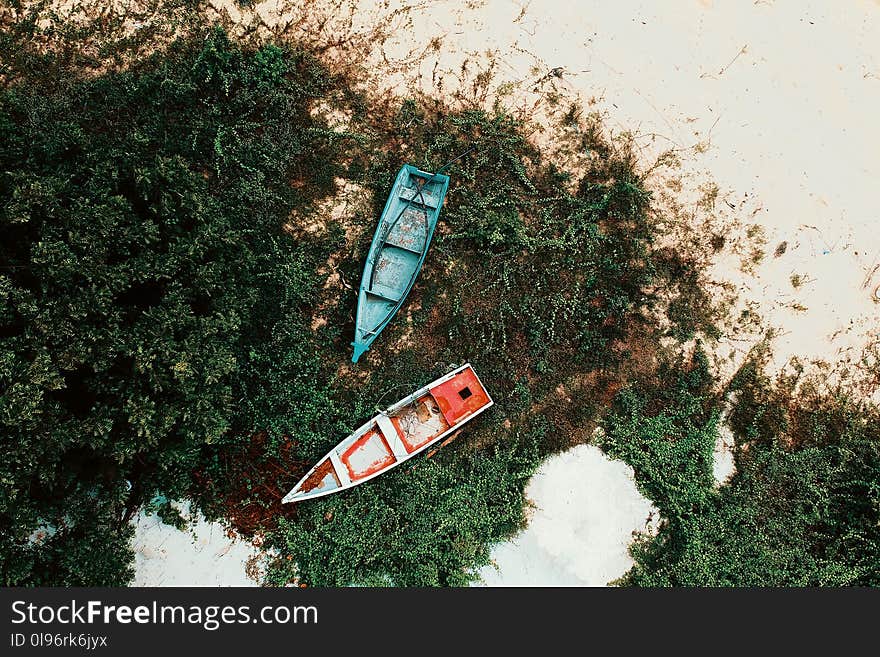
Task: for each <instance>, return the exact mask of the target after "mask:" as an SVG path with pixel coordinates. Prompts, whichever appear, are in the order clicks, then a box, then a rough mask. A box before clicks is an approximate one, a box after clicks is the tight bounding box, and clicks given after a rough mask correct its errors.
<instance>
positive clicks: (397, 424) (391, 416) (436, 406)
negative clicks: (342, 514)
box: [283, 365, 493, 502]
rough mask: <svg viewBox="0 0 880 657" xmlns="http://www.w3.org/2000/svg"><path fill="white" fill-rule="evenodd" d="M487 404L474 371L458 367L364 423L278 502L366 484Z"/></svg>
mask: <svg viewBox="0 0 880 657" xmlns="http://www.w3.org/2000/svg"><path fill="white" fill-rule="evenodd" d="M492 404H493V402H492V398H491V397H490V396H489V393H488V392H486V389H485V388H484V387H483V385H482V383H481V382H480V379H479V378H478V377H477V375H476V373H475V372H474V371H473V368H471V366H470V365H463V366H462V367H459V368H458V369H456V370H454V371H452V372H450V373H449V374H447V375H445V376H443V377H440V378H439V379H437V380H436V381H434V382H433V383H431V384H429V385H427V386H425V387H423V388H420V389H419V390H417V391H416V392H414V393H413V394H411V395H409V396H408V397H405V398H404V399H402V400H400V401H399V402H397V403H396V404H394V405H393V406H391V407H390V408H389V409H388V410H386V411H385V412H384V413H382V414H380V415H378V416H376V417H375V418H373V419H371V420H370V421H369V422H367V423H365V424H363V425H362V426H361V427H360V428H359V429H358V430H357V431H355V432H354V433H352V434H351V435H350V436H348V437H347V438H345V440H343V441H342V442H341V443H339V445H337V446H336V447H335V448H334V449H332V450H331V451H330V453H329V454H328V455H327V456H325V457H324V458H323V459H321V460H320V461H319V462H318V464H317V465H316V466H314V467H313V468H312V469H311V470H310V471H309V472H308V473H307V474H306V476H305V477H303V478H302V479H301V480H300V481H299V483H297V485H296V486H294V487H293V489H292V490H291V491H290V492H289V493H288V494H287V495H286V496H285V498H284V500H283V501H284V502H296V501H300V500H305V499H311V498H314V497H321V496H322V495H328V494H330V493H334V492H338V491H341V490H346V489H347V488H351V487H352V486H357V485H358V484H362V483H364V482H366V481H369V480H370V479H372V478H374V477H377V476H379V475H380V474H382V473H383V472H387V471H388V470H390V469H392V468H394V467H396V466H398V465H400V464H401V463H403V462H404V461H406V460H408V459H410V458H412V457H413V456H415V455H417V454H419V453H421V452H422V451H424V450H426V449H428V448H429V447H430V446H431V445H435V444H438V443H440V441H442V440H443V439H444V438H446V437H447V436H449V435H450V434H452V433H453V432H456V431H458V430H460V429H461V427H462V425H463V424H465V423H466V422H468V421H470V420H472V419H473V418H474V417H476V416H477V415H479V414H480V413H482V412H483V411H484V410H486V409H487V408H489V407H490V406H492ZM450 420H451V421H450ZM401 448H402V449H401Z"/></svg>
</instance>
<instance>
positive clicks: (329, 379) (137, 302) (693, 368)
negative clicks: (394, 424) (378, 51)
mask: <svg viewBox="0 0 880 657" xmlns="http://www.w3.org/2000/svg"><path fill="white" fill-rule="evenodd" d="M178 9H180V11H181V12H183V11H184V10H183V9H181V8H179V7H178ZM184 14H185V12H184ZM187 15H188V14H187ZM175 16H176V17H177V18H175V20H177V21H183V18H181V14H180V13H179V12H178V13H177V14H175ZM188 20H189V22H187V23H186V25H187V26H188V27H187V28H186V29H182V30H181V32H182V34H184V35H185V36H182V37H181V38H179V39H178V40H175V41H173V42H171V43H169V44H167V46H163V47H162V48H161V49H158V50H156V52H153V53H152V54H150V55H148V56H147V55H146V53H145V50H149V48H148V47H147V46H148V45H149V43H150V39H151V38H156V39H157V42H161V39H159V36H162V35H163V34H165V35H167V32H162V31H161V30H160V29H159V28H158V27H156V26H155V25H154V26H153V27H151V28H149V30H145V31H143V32H142V33H139V36H137V38H134V39H131V40H129V41H126V42H124V43H116V44H115V45H114V46H113V47H111V45H110V42H109V41H108V42H106V43H104V42H102V44H101V47H100V49H99V50H100V52H101V54H102V56H105V57H106V58H107V61H112V62H113V63H114V66H115V67H116V68H113V69H112V70H107V71H99V70H97V69H99V68H100V63H101V62H100V61H97V60H94V59H88V58H85V59H84V55H82V53H79V54H77V53H76V52H74V53H73V54H72V53H71V52H69V51H65V50H64V49H61V50H58V51H54V50H52V49H48V50H46V51H45V52H42V51H38V50H37V49H35V47H33V43H32V41H31V39H30V37H31V36H32V35H33V32H34V29H35V28H34V22H33V21H29V20H27V19H26V20H23V21H22V22H20V23H19V24H17V25H15V26H13V29H11V30H10V31H9V32H8V33H5V34H3V35H2V39H0V62H2V68H0V74H2V83H0V85H2V86H0V457H2V463H0V581H2V583H3V584H5V585H47V584H56V585H76V584H89V585H115V584H123V583H126V582H127V581H129V580H130V578H131V576H132V568H131V561H132V560H131V553H130V549H129V547H128V542H129V539H130V536H131V528H130V524H129V520H130V519H131V517H132V515H133V514H134V513H136V512H137V511H138V510H139V509H142V508H149V509H151V510H154V511H156V512H157V513H158V514H159V516H160V517H161V518H163V520H164V521H165V522H167V523H169V524H174V525H176V526H180V525H182V523H183V522H184V521H183V519H182V518H181V517H180V516H179V514H177V513H176V512H175V510H174V508H173V507H172V506H171V505H170V504H169V503H168V502H167V501H166V500H169V499H179V498H188V499H191V500H193V501H194V502H195V503H196V505H197V506H198V508H200V509H201V510H203V511H204V512H205V513H206V514H208V515H209V516H210V517H212V518H222V519H224V520H225V521H226V522H228V523H230V524H231V525H232V526H233V527H234V528H236V529H237V530H238V531H239V532H240V533H242V534H244V535H254V534H261V535H262V536H263V537H264V539H265V542H264V544H265V545H266V546H267V547H269V548H271V549H273V550H275V551H276V552H277V554H278V558H277V560H275V561H274V562H273V563H272V564H271V566H270V569H269V572H268V574H267V582H268V583H270V584H284V583H288V582H291V581H295V582H298V583H303V584H307V585H319V586H320V585H325V586H326V585H344V584H366V585H373V584H394V585H419V586H421V585H461V584H465V583H467V582H468V581H470V580H471V579H472V578H473V573H474V571H475V569H477V568H479V567H481V566H483V565H485V564H487V563H488V559H489V550H490V547H491V545H492V544H493V543H494V542H497V541H498V540H501V539H503V538H505V537H508V536H509V535H511V534H512V533H513V532H515V531H516V530H517V529H518V528H520V527H522V526H523V523H524V512H523V505H524V499H523V487H524V485H525V482H526V481H527V479H528V477H529V476H530V475H531V474H532V473H533V472H534V470H535V469H536V467H537V466H538V464H539V463H540V462H541V460H542V459H543V458H545V457H546V456H547V455H548V454H551V453H553V452H555V451H558V450H560V449H565V448H568V447H570V446H572V445H574V444H578V443H582V442H585V441H586V440H588V439H589V436H590V435H591V434H592V429H593V428H595V427H596V426H599V425H601V426H602V427H603V428H604V432H602V433H601V436H602V437H601V438H600V439H599V440H600V444H601V446H602V447H603V449H605V450H606V451H607V452H608V453H609V454H610V455H612V456H615V457H618V458H621V459H623V460H625V461H626V462H627V463H629V464H630V465H632V466H633V468H634V469H635V472H636V477H637V481H638V483H639V485H640V487H641V488H642V490H643V491H644V492H645V494H646V495H648V496H649V497H650V498H651V499H652V500H653V501H654V502H655V503H656V504H657V505H658V507H659V508H660V511H661V513H662V516H663V518H664V524H663V525H662V527H661V529H660V532H659V534H658V535H657V536H656V537H655V538H651V537H644V538H643V539H641V540H640V541H639V542H638V543H637V544H636V546H635V547H634V555H635V557H636V562H637V563H636V566H635V568H634V569H633V570H632V571H631V572H630V573H629V574H628V575H627V576H626V577H625V578H624V579H623V580H622V582H623V583H625V584H633V585H678V584H877V583H878V566H877V564H878V563H880V558H878V557H880V554H878V552H880V547H878V546H880V538H878V528H880V517H878V513H880V504H878V501H877V500H878V497H880V471H878V467H880V466H878V463H880V459H878V456H880V454H878V444H880V443H878V440H880V438H878V432H880V416H878V415H877V412H876V411H875V410H870V409H868V410H866V409H861V408H856V407H854V406H852V405H851V404H850V403H848V402H843V401H839V400H828V399H821V398H817V399H815V400H812V401H811V402H809V403H807V402H806V401H803V400H796V399H794V398H792V397H791V395H790V394H788V393H785V392H784V390H786V388H784V387H783V388H780V387H779V386H775V385H771V382H769V381H768V380H766V379H765V378H764V377H763V376H762V375H761V374H760V371H761V370H760V367H759V366H758V364H757V362H755V363H751V364H750V365H749V366H747V367H746V368H744V369H743V371H742V372H741V373H740V374H739V376H738V377H737V378H736V380H735V381H734V382H733V383H732V384H731V386H730V387H729V388H728V389H727V390H724V391H722V392H719V391H718V390H717V387H718V386H717V383H716V382H715V381H714V380H713V378H712V376H711V375H710V374H709V368H708V364H707V362H706V358H705V357H704V356H703V353H702V351H700V350H698V351H697V353H696V354H695V355H694V356H693V358H692V359H690V360H686V361H685V360H680V359H678V360H676V359H675V358H673V357H671V356H668V355H667V354H666V353H665V351H664V350H663V349H661V347H660V338H661V337H664V336H670V337H672V338H673V340H677V341H685V340H689V339H691V338H693V337H694V336H705V337H706V338H708V339H712V338H713V337H715V336H717V335H718V333H717V330H716V329H715V328H714V327H713V325H712V323H713V317H714V315H713V308H712V304H711V300H710V298H709V296H708V295H707V294H706V292H705V291H704V290H703V289H702V288H701V286H700V275H699V274H700V272H699V268H698V266H697V265H696V264H695V263H696V262H697V260H696V259H695V254H687V253H681V252H677V251H676V250H675V249H672V248H668V247H666V248H663V249H659V248H656V247H655V238H656V237H657V231H658V228H657V222H656V220H655V217H654V216H653V213H652V211H651V197H650V194H649V193H648V192H647V191H646V189H645V187H644V185H643V181H642V179H641V178H640V176H639V175H638V172H637V166H636V159H635V157H634V156H633V154H632V152H631V151H630V150H629V149H628V147H627V143H626V142H616V143H609V142H607V141H605V140H603V139H602V138H601V136H600V131H599V130H597V129H595V128H596V127H595V125H594V124H590V125H586V126H581V125H579V124H578V119H577V117H576V116H575V115H574V114H572V113H569V115H567V116H566V118H565V119H564V120H563V123H561V124H560V125H559V126H558V127H559V130H560V131H562V132H564V134H567V135H569V137H570V139H571V140H572V143H571V145H570V146H571V148H572V149H573V150H579V151H580V152H586V153H589V154H590V155H591V156H590V158H589V160H588V161H589V164H588V165H587V166H586V167H585V168H584V169H583V170H580V171H562V170H560V169H558V168H557V167H556V166H555V165H554V163H553V161H552V158H551V157H548V154H547V153H546V152H544V153H542V152H541V151H540V150H539V149H538V148H537V147H536V146H535V145H534V144H532V143H530V141H529V140H528V139H526V137H525V136H524V135H525V133H526V128H527V126H524V125H523V124H521V123H519V122H517V121H516V120H514V119H513V118H511V117H510V116H507V115H505V114H504V113H503V112H501V111H500V110H499V111H498V112H496V113H495V114H489V113H486V112H483V111H479V110H476V109H473V108H461V107H448V106H444V105H443V104H442V103H440V102H439V101H437V100H435V99H430V98H419V97H417V98H411V99H408V100H405V101H403V102H398V101H393V102H390V103H389V102H387V101H382V100H377V99H375V98H372V97H370V95H369V94H367V93H366V92H362V91H356V90H354V89H353V88H352V85H351V83H350V81H349V80H348V79H347V78H345V77H344V76H343V75H341V74H337V73H334V72H331V71H330V70H328V68H327V67H326V66H325V65H324V64H322V62H321V61H320V59H319V58H318V57H317V56H316V55H315V54H314V53H310V52H307V51H305V50H303V49H301V48H299V47H296V46H294V45H291V44H285V43H282V42H280V41H278V42H274V43H252V44H244V43H238V42H234V41H231V40H230V39H229V38H228V37H227V35H226V33H224V32H223V31H222V30H219V29H215V28H208V27H205V26H203V25H201V24H200V23H199V22H198V21H197V20H195V19H188ZM175 24H176V25H177V24H183V23H182V22H181V23H175ZM65 34H67V38H68V39H70V40H71V43H74V44H76V43H77V39H78V38H85V37H82V36H81V35H80V33H78V32H74V33H65ZM114 48H115V49H114ZM74 50H76V49H74ZM126 53H127V54H126ZM132 53H137V54H138V57H136V58H135V57H131V56H130V55H131V54H132ZM125 62H133V63H130V64H128V65H125ZM117 69H118V70H117ZM331 116H332V117H336V119H335V120H334V121H333V122H331V119H330V117H331ZM339 116H344V117H346V122H345V125H346V127H345V128H344V129H342V128H338V127H333V126H336V125H337V122H336V121H338V117H339ZM471 146H475V147H476V150H475V151H474V152H473V153H471V154H470V155H468V156H467V157H465V158H463V159H462V160H460V161H458V162H456V164H455V165H454V166H453V168H452V170H451V176H452V185H451V187H450V192H449V195H448V197H447V201H446V203H445V205H444V209H443V213H442V216H441V225H440V228H439V229H438V233H437V235H436V237H435V240H434V243H433V244H432V247H431V252H430V257H429V258H428V260H427V262H426V265H425V268H424V270H423V272H422V273H421V276H420V278H419V280H418V282H417V285H416V287H415V289H414V291H413V293H412V294H411V296H410V298H409V300H408V302H407V305H406V307H405V308H404V310H403V311H402V312H401V313H400V315H399V316H398V317H397V318H396V319H395V321H394V322H392V324H391V325H390V326H389V328H388V329H387V330H386V331H385V332H384V333H383V334H382V336H381V337H380V339H379V340H378V341H377V342H376V343H375V345H374V347H373V349H371V351H370V352H368V354H367V356H366V357H365V358H364V359H362V361H361V364H360V365H359V366H358V367H357V368H353V367H351V366H349V365H348V359H349V357H350V347H349V342H350V340H351V333H352V329H353V308H354V304H355V295H354V293H353V291H352V289H351V288H352V286H354V285H356V283H357V281H358V280H359V277H360V274H361V268H362V266H363V258H364V255H365V253H366V250H367V247H368V245H369V241H370V238H371V236H372V232H373V229H374V226H375V220H376V217H377V216H378V214H379V212H380V211H381V207H382V205H383V204H384V201H385V198H386V195H387V193H388V190H389V188H390V185H391V183H392V180H393V178H394V176H395V174H396V172H397V170H398V168H399V167H400V165H401V164H402V163H403V162H404V161H410V162H413V163H414V164H417V165H420V166H423V167H425V168H427V169H436V168H437V167H439V166H440V165H442V164H444V163H445V162H447V161H449V160H450V159H452V158H453V157H455V156H456V155H458V154H459V153H461V152H463V151H465V150H466V149H467V148H469V147H471ZM343 186H348V187H354V188H362V189H364V190H365V191H366V192H367V193H366V194H365V195H364V197H365V198H367V199H369V200H368V201H366V202H365V203H362V204H360V205H358V204H353V205H352V206H350V207H349V208H347V209H346V211H345V213H344V214H343V216H339V215H338V214H334V213H333V212H331V210H330V209H328V208H331V207H332V204H333V199H334V196H335V194H337V193H338V192H339V191H340V190H341V188H342V187H343ZM720 239H721V241H720V243H717V248H721V247H722V246H723V238H720ZM713 245H716V242H715V241H713ZM658 316H660V317H662V318H663V319H664V321H663V322H661V323H662V324H663V325H664V326H666V325H667V324H668V327H667V328H661V327H660V326H659V324H660V323H658V320H657V317H658ZM665 320H668V322H666V321H665ZM464 361H470V362H472V363H473V364H474V365H475V367H476V369H477V370H478V372H479V373H480V375H481V377H482V378H483V380H484V382H485V384H486V385H487V387H488V388H489V389H490V390H491V392H492V394H493V397H494V398H495V400H496V406H495V408H494V409H493V410H492V411H491V412H490V413H487V414H485V415H484V416H482V417H481V418H480V420H479V421H478V422H474V423H473V424H472V425H471V426H468V427H467V428H466V430H465V431H464V432H463V433H462V434H461V437H459V438H458V439H457V440H456V442H454V443H453V444H451V445H449V446H448V447H445V448H444V449H443V450H441V451H439V452H438V453H437V454H436V455H434V456H433V457H431V458H420V459H416V460H414V462H412V463H411V464H408V465H407V466H404V467H401V468H400V469H398V470H396V471H394V472H393V473H389V474H388V475H386V476H383V477H381V478H380V479H377V480H376V481H375V482H372V483H371V484H370V485H367V486H363V487H359V488H357V489H355V490H353V491H350V492H348V493H345V494H341V495H336V496H329V497H327V498H322V499H320V500H316V501H314V502H310V503H305V504H301V505H286V506H284V507H282V505H280V504H279V500H280V498H281V497H282V495H283V494H284V493H285V492H286V491H287V489H288V488H289V487H290V486H291V485H292V484H293V483H294V482H295V481H296V480H297V479H298V478H299V476H300V475H301V474H303V473H304V472H305V470H306V469H307V468H308V467H309V466H310V465H311V464H312V463H313V462H314V460H315V459H316V458H317V457H319V456H321V455H322V454H324V453H325V452H326V450H327V449H328V448H329V447H330V446H331V445H333V444H335V443H336V442H337V441H338V440H339V439H340V438H341V437H342V436H345V435H346V434H347V433H349V432H350V431H351V429H352V428H354V426H356V425H357V424H359V423H360V422H361V421H362V420H363V419H365V418H367V417H369V416H370V415H372V414H374V413H375V412H376V410H378V409H379V408H383V407H385V406H387V405H388V404H389V403H390V402H392V401H394V400H396V399H398V398H400V397H401V396H403V395H404V394H405V393H407V392H409V391H411V390H413V389H414V388H416V387H418V386H420V385H422V384H424V383H426V382H428V381H430V380H432V379H433V378H436V377H437V376H439V375H441V374H443V373H445V372H446V371H448V369H449V368H450V366H451V365H452V364H457V363H462V362H464ZM727 401H729V402H731V403H732V408H731V409H730V411H729V413H728V416H729V417H728V421H729V422H730V424H731V425H732V426H733V428H734V431H735V434H736V438H737V446H738V449H737V468H738V473H737V475H736V476H735V477H734V479H733V480H732V481H731V483H730V484H729V485H727V486H724V487H722V488H720V489H719V488H716V487H715V486H714V485H713V479H712V473H711V464H712V450H713V447H714V443H715V438H716V434H717V431H718V427H719V424H720V422H721V421H722V420H721V417H722V408H723V406H724V404H725V403H726V402H727Z"/></svg>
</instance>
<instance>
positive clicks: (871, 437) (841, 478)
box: [603, 355, 880, 586]
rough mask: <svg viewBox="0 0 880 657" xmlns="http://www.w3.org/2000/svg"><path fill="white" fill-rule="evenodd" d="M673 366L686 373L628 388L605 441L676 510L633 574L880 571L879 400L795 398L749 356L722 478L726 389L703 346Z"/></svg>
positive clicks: (656, 580) (790, 581) (813, 577)
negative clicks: (732, 466)
mask: <svg viewBox="0 0 880 657" xmlns="http://www.w3.org/2000/svg"><path fill="white" fill-rule="evenodd" d="M665 374H666V376H665V377H664V380H665V381H667V382H668V381H674V382H675V384H674V386H673V387H671V388H669V387H668V386H666V385H664V387H663V388H662V389H657V388H656V387H654V388H652V387H650V386H649V387H644V388H640V389H632V390H627V391H625V392H622V393H621V395H620V396H619V397H618V399H617V400H616V401H615V408H614V411H613V412H612V413H611V414H609V416H608V418H607V419H606V428H607V435H606V437H605V439H604V441H603V447H604V448H605V449H607V450H608V451H609V453H611V454H613V455H615V456H619V457H621V458H623V459H624V460H626V461H627V462H629V463H631V464H632V465H633V467H634V468H635V472H636V478H637V481H638V484H639V486H640V488H641V489H642V490H643V491H644V492H645V493H646V494H647V495H648V496H649V497H650V498H651V499H652V500H654V501H655V502H656V504H657V506H658V508H659V510H660V512H661V515H662V516H663V518H664V519H665V521H664V524H663V526H662V527H661V529H660V531H659V533H658V535H657V536H656V537H653V538H650V537H644V538H643V539H641V540H640V541H639V542H637V543H636V544H635V545H634V546H633V549H632V551H633V556H634V557H635V559H636V565H635V567H634V568H633V569H632V570H631V571H630V572H629V573H628V574H627V575H626V576H625V577H624V578H623V579H622V580H621V584H623V585H637V586H877V585H880V504H878V499H880V414H878V412H877V411H876V409H870V410H866V409H860V408H857V407H855V406H853V405H852V404H850V403H847V402H845V401H840V400H829V399H826V398H818V399H815V400H813V402H812V403H807V402H806V401H804V400H801V401H799V402H795V401H794V400H792V399H791V398H787V397H786V396H785V395H784V394H782V393H781V392H780V387H774V386H771V384H770V381H769V380H768V379H766V377H763V376H762V375H761V374H760V368H759V367H758V364H757V362H755V361H752V362H749V363H748V364H747V365H746V366H745V367H744V368H743V370H742V371H741V372H740V374H739V375H738V376H737V377H736V379H735V380H734V381H733V382H732V384H731V386H730V387H729V389H728V391H727V394H729V395H731V396H732V397H733V398H735V399H736V401H735V403H734V404H733V407H732V409H731V413H730V422H731V425H732V427H733V429H734V431H735V435H736V438H737V447H738V451H737V458H736V463H737V474H736V475H735V476H734V478H733V480H732V481H731V482H730V483H729V484H728V485H725V486H723V487H721V488H720V489H716V488H715V487H714V486H713V482H712V475H711V463H712V449H713V445H714V440H715V432H714V425H715V423H716V422H717V411H713V410H711V409H713V408H717V407H718V403H717V397H716V396H715V395H713V394H712V393H711V391H710V384H711V379H710V378H709V377H708V370H707V368H706V365H705V362H704V361H703V360H702V359H701V358H700V357H699V355H698V356H697V358H696V359H695V362H693V363H689V364H683V363H677V364H676V365H675V366H673V367H670V368H669V369H667V371H666V373H665ZM646 399H647V400H651V402H646V401H645V400H646ZM661 400H662V403H660V404H656V402H657V401H661ZM651 403H654V404H656V406H655V407H654V408H653V409H652V408H650V407H649V404H651Z"/></svg>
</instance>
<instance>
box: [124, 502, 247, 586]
mask: <svg viewBox="0 0 880 657" xmlns="http://www.w3.org/2000/svg"><path fill="white" fill-rule="evenodd" d="M179 508H180V509H181V510H182V515H183V517H184V518H186V519H188V520H190V522H191V527H190V529H189V530H188V531H180V530H178V529H176V528H175V527H172V526H171V525H166V524H165V523H163V522H162V521H161V520H160V519H159V518H158V517H157V516H155V515H147V514H145V513H143V512H141V513H139V514H138V515H137V517H135V518H134V519H133V520H132V524H133V525H134V526H135V536H134V540H133V541H132V549H133V550H134V552H135V578H134V582H133V583H132V584H133V585H134V586H257V585H258V584H259V581H258V580H259V577H257V581H255V580H254V579H253V578H251V577H249V576H248V572H246V571H250V572H251V573H252V574H255V575H258V574H259V573H260V572H262V570H263V566H262V564H263V559H264V556H263V553H262V552H261V551H260V549H259V548H257V547H255V546H253V545H251V544H250V543H248V542H247V541H243V540H240V539H234V538H230V537H229V536H228V535H227V533H226V529H225V528H224V527H223V526H222V525H220V524H219V523H216V522H207V521H206V520H205V518H204V516H202V514H201V513H197V514H196V515H195V517H192V516H191V515H190V512H189V505H188V504H183V505H179Z"/></svg>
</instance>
